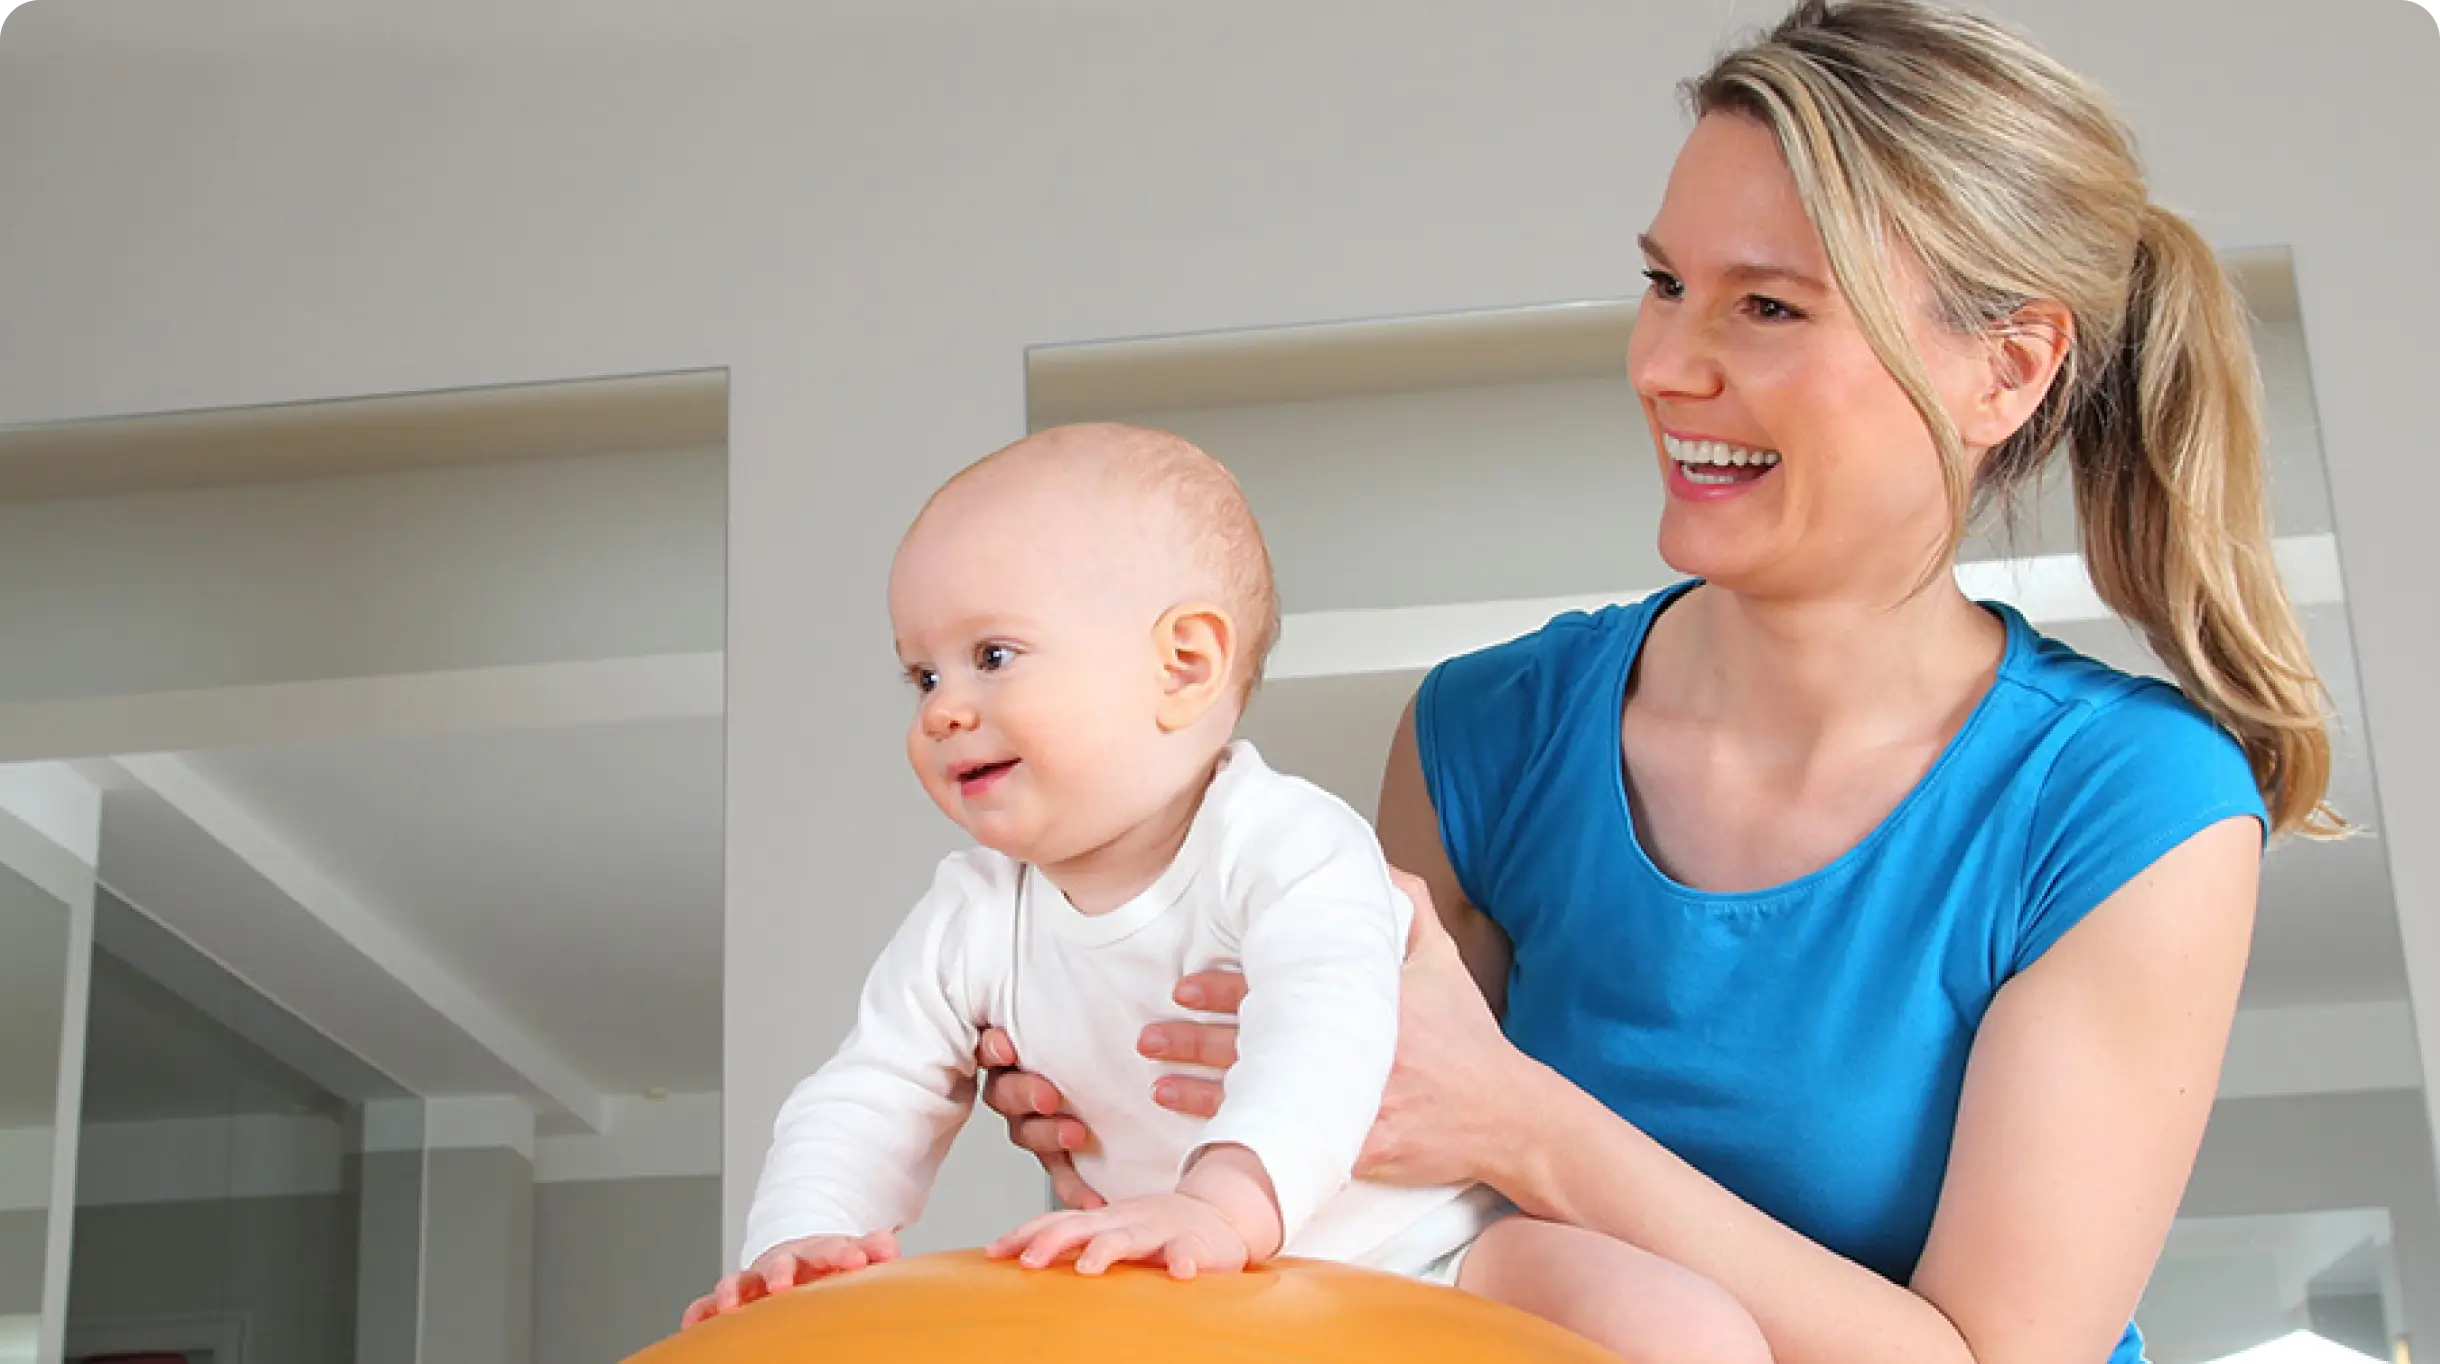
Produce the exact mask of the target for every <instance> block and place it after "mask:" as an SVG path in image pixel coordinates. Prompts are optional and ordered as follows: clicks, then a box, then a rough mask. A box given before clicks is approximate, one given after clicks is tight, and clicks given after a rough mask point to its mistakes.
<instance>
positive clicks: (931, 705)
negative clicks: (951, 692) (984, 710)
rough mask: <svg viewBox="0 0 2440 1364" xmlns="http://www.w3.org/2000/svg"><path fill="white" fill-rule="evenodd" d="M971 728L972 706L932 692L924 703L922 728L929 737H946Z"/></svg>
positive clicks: (972, 718)
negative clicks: (930, 696)
mask: <svg viewBox="0 0 2440 1364" xmlns="http://www.w3.org/2000/svg"><path fill="white" fill-rule="evenodd" d="M972 728H974V709H973V707H971V706H967V705H965V704H962V703H960V702H958V701H956V700H955V699H954V698H951V697H949V696H947V695H946V694H943V693H934V694H933V696H932V698H931V699H930V700H928V701H926V702H925V703H924V708H923V729H924V733H926V734H928V735H930V736H931V737H933V738H935V739H946V738H948V737H949V736H950V735H952V734H959V733H963V732H965V731H966V730H970V729H972Z"/></svg>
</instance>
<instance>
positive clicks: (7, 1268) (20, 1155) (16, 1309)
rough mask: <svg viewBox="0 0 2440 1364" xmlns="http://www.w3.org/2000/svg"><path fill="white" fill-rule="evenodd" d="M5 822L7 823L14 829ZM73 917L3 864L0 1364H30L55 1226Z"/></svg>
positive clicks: (0, 897) (0, 939)
mask: <svg viewBox="0 0 2440 1364" xmlns="http://www.w3.org/2000/svg"><path fill="white" fill-rule="evenodd" d="M7 818H8V816H7V814H6V813H5V812H0V819H7ZM69 916H70V911H69V907H68V906H67V905H66V904H65V903H63V902H62V901H61V900H59V899H58V898H57V897H56V896H54V895H52V894H51V893H50V892H49V891H47V890H46V889H44V888H43V887H42V886H40V885H37V884H35V882H34V881H32V880H31V879H29V878H28V877H26V876H23V875H20V874H19V873H18V872H17V871H16V870H15V869H13V868H11V867H10V866H9V865H8V864H7V863H6V861H5V860H0V1364H33V1361H34V1359H35V1350H36V1345H37V1342H38V1341H39V1340H40V1338H41V1335H42V1331H41V1323H42V1317H43V1307H44V1284H45V1281H46V1266H47V1263H48V1261H49V1259H50V1246H51V1241H52V1231H53V1228H54V1224H55V1220H56V1219H59V1218H62V1217H65V1216H66V1215H67V1211H68V1210H67V1209H65V1208H60V1207H55V1206H54V1178H53V1172H54V1166H55V1162H56V1160H57V1157H58V1154H59V1152H58V1146H59V1142H60V1128H61V1125H62V1124H61V1123H60V1121H59V1098H60V1095H59V1071H60V1057H61V1042H62V1034H63V1031H64V1024H65V1022H66V1010H67V1007H68V975H69V947H70V942H71V923H70V917H69Z"/></svg>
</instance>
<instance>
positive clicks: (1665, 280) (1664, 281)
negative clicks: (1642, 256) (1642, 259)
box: [1644, 270, 1686, 298]
mask: <svg viewBox="0 0 2440 1364" xmlns="http://www.w3.org/2000/svg"><path fill="white" fill-rule="evenodd" d="M1644 278H1645V279H1647V280H1650V281H1651V282H1652V289H1653V292H1655V293H1657V294H1659V295H1660V296H1661V297H1663V298H1676V297H1677V296H1678V295H1679V294H1682V293H1684V292H1685V291H1686V286H1685V285H1683V284H1680V283H1679V282H1678V279H1677V276H1675V275H1672V274H1670V273H1669V272H1668V271H1666V270H1646V271H1645V272H1644Z"/></svg>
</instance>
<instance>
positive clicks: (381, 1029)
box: [0, 371, 728, 1364]
mask: <svg viewBox="0 0 2440 1364" xmlns="http://www.w3.org/2000/svg"><path fill="white" fill-rule="evenodd" d="M727 415H728V383H727V377H726V375H725V374H724V373H721V372H718V371H689V372H681V373H668V374H648V375H636V376H618V377H608V378H586V379H581V380H571V381H559V382H548V383H534V384H518V385H507V386H501V387H495V388H482V389H470V390H452V391H441V392H429V393H410V394H396V395H375V396H337V397H333V398H331V399H329V400H327V401H317V402H308V403H300V404H294V405H284V406H277V407H265V408H246V409H232V410H221V411H207V412H185V413H163V414H146V415H134V416H127V417H122V418H111V419H107V420H96V421H86V422H74V423H65V424H56V425H47V426H31V427H22V428H16V429H4V430H0V580H4V581H7V582H8V583H9V584H10V585H11V586H10V590H9V591H8V592H7V593H5V594H0V762H12V761H14V762H28V763H37V764H45V765H48V766H51V767H54V768H58V769H60V770H63V771H66V772H69V773H71V774H72V775H74V776H75V777H76V778H77V779H79V780H81V781H84V782H86V783H88V784H89V785H90V786H91V787H92V788H93V789H94V790H96V791H97V792H98V800H99V805H100V809H101V832H100V849H99V877H100V880H101V881H102V883H103V885H104V886H105V887H106V889H107V892H108V893H107V896H106V897H105V898H106V905H105V910H106V912H105V913H104V914H103V916H102V922H101V928H102V929H103V930H104V931H103V934H102V938H101V941H100V943H99V946H98V950H97V952H96V954H95V979H96V987H95V992H94V996H93V1010H92V1020H93V1028H94V1033H95V1041H94V1046H93V1048H92V1051H91V1056H90V1062H91V1067H92V1070H91V1080H90V1082H91V1086H92V1091H91V1101H90V1103H89V1105H88V1108H87V1113H86V1118H87V1127H86V1130H85V1133H84V1147H85V1152H86V1154H87V1156H88V1159H87V1160H86V1161H85V1162H84V1171H83V1176H82V1178H81V1180H80V1184H79V1190H80V1193H81V1194H82V1195H83V1197H84V1204H83V1207H82V1216H83V1219H84V1220H83V1222H82V1224H81V1225H82V1226H83V1228H85V1229H86V1230H87V1231H89V1233H90V1235H80V1237H79V1239H78V1255H77V1257H76V1263H75V1269H76V1273H75V1275H74V1281H73V1284H72V1286H71V1297H72V1299H73V1304H72V1305H73V1308H74V1312H73V1319H74V1320H73V1325H74V1328H75V1329H74V1333H73V1336H72V1339H71V1341H70V1345H71V1347H72V1354H71V1357H72V1358H74V1357H77V1355H79V1354H95V1355H99V1354H128V1353H143V1352H146V1351H152V1352H166V1353H171V1354H175V1355H177V1356H179V1357H181V1358H184V1359H186V1360H188V1361H190V1364H192V1362H193V1361H198V1360H204V1359H209V1360H210V1361H211V1364H234V1361H235V1360H237V1359H238V1358H239V1357H240V1355H239V1352H240V1351H242V1352H243V1358H244V1359H245V1360H247V1361H249V1362H250V1364H284V1362H285V1361H296V1360H322V1359H354V1360H357V1361H359V1364H411V1361H413V1360H416V1359H419V1358H420V1359H432V1360H442V1359H450V1360H455V1359H484V1358H520V1359H522V1358H527V1357H529V1356H530V1357H531V1358H534V1359H536V1360H540V1361H561V1360H565V1361H579V1360H587V1361H589V1360H603V1359H616V1358H622V1357H624V1356H625V1355H627V1354H629V1353H631V1352H633V1351H634V1350H636V1349H638V1348H641V1347H642V1346H644V1345H645V1344H648V1343H649V1342H651V1341H653V1340H655V1339H658V1338H659V1337H661V1336H663V1335H665V1334H667V1332H668V1329H669V1326H670V1324H671V1323H672V1322H674V1321H676V1320H677V1317H678V1315H679V1313H680V1312H681V1311H682V1310H683V1308H684V1306H685V1305H686V1303H687V1302H689V1301H690V1300H692V1298H693V1297H694V1296H695V1295H696V1294H698V1293H700V1292H702V1291H703V1289H704V1287H705V1286H706V1285H708V1284H709V1283H711V1282H712V1281H713V1280H714V1279H715V1278H716V1277H717V1274H718V1271H719V1268H720V1266H721V1264H722V1262H723V1260H724V1259H725V1258H726V1257H725V1255H724V1254H723V1253H722V1248H721V1247H720V1245H719V1243H718V1242H719V1225H720V1201H719V1159H720V1147H719V1110H720V1094H719V1085H720V1073H721V1070H720V1067H721V1055H720V1021H719V1020H720V969H721V961H720V942H721V894H722V884H721V877H722V858H723V851H722V832H721V821H722V791H721V783H722V745H723V737H722V736H723V710H724V699H725V698H724V666H725V665H724V654H723V645H724V638H723V635H724V626H725V618H726V601H725V590H726V583H725V578H726V520H727V495H728V490H727ZM173 1151H174V1153H175V1155H176V1159H174V1160H171V1159H166V1158H156V1155H155V1153H156V1152H160V1153H162V1154H163V1155H164V1156H166V1155H167V1154H168V1153H170V1152H173ZM130 1265H135V1266H141V1269H140V1270H138V1271H137V1272H134V1273H130V1272H129V1271H128V1268H127V1267H128V1266H130ZM240 1327H242V1334H243V1343H242V1344H240V1343H236V1342H237V1338H238V1335H237V1333H238V1330H239V1328H240ZM148 1333H149V1334H148Z"/></svg>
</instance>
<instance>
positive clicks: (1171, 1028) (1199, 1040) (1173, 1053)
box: [1135, 1021, 1237, 1070]
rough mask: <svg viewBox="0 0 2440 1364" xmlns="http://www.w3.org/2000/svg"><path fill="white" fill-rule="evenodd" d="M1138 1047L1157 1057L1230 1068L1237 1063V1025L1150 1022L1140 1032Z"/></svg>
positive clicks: (1160, 1059) (1182, 1063) (1138, 1050)
mask: <svg viewBox="0 0 2440 1364" xmlns="http://www.w3.org/2000/svg"><path fill="white" fill-rule="evenodd" d="M1135 1049H1136V1051H1137V1052H1139V1053H1141V1054H1143V1055H1145V1056H1149V1057H1151V1058H1152V1059H1153V1060H1155V1061H1174V1062H1177V1063H1178V1064H1180V1065H1188V1066H1210V1067H1212V1068H1213V1069H1215V1070H1226V1069H1228V1068H1229V1067H1230V1066H1233V1065H1235V1064H1237V1029H1236V1028H1235V1027H1234V1026H1232V1025H1230V1024H1227V1023H1187V1022H1183V1021H1171V1022H1167V1023H1150V1024H1146V1025H1145V1027H1144V1030H1143V1031H1142V1032H1141V1033H1138V1034H1137V1035H1136V1039H1135Z"/></svg>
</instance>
